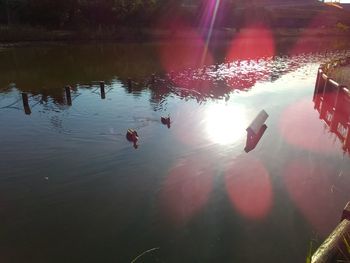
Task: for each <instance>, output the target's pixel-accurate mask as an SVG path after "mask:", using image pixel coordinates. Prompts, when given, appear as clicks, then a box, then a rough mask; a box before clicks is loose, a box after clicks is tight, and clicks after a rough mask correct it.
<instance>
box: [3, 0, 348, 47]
mask: <svg viewBox="0 0 350 263" xmlns="http://www.w3.org/2000/svg"><path fill="white" fill-rule="evenodd" d="M212 2H213V1H205V0H64V1H54V0H0V41H1V40H2V41H21V40H66V39H104V38H107V39H108V38H111V39H116V38H118V39H129V38H131V39H134V38H139V39H144V38H146V37H147V36H149V35H150V34H152V36H153V38H154V36H155V35H156V36H158V37H161V36H163V35H164V34H166V33H167V34H169V32H165V31H166V30H169V27H170V25H171V24H172V22H174V21H175V20H176V21H182V22H185V23H186V25H189V26H193V27H202V28H203V27H204V28H205V27H209V23H204V24H203V18H204V17H205V14H206V13H207V10H208V6H209V5H210V3H212ZM218 14H219V15H218V17H217V20H216V23H215V25H214V28H215V29H216V30H223V29H234V30H240V29H241V28H244V27H245V26H247V25H248V24H256V23H263V24H264V25H267V26H269V27H272V28H281V27H282V28H287V29H296V28H305V27H307V26H308V25H309V24H310V22H312V20H313V19H314V18H315V17H316V16H319V15H321V16H322V19H319V22H318V26H320V27H322V26H324V27H325V26H328V27H331V26H334V25H335V23H336V22H337V21H343V22H344V23H348V24H349V22H350V21H348V20H349V18H350V16H349V13H348V11H345V10H338V9H336V8H332V7H327V6H325V5H323V4H321V3H320V2H319V1H317V0H303V1H299V0H298V1H292V2H290V1H288V0H249V1H248V0H221V1H220V6H219V10H218ZM170 33H171V32H170ZM157 34H158V35H157Z"/></svg>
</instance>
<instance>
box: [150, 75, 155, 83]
mask: <svg viewBox="0 0 350 263" xmlns="http://www.w3.org/2000/svg"><path fill="white" fill-rule="evenodd" d="M155 82H156V75H155V74H152V76H151V83H152V84H154V83H155Z"/></svg>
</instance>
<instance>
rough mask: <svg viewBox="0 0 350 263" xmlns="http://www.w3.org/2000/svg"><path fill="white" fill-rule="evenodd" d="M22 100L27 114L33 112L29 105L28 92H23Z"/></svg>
mask: <svg viewBox="0 0 350 263" xmlns="http://www.w3.org/2000/svg"><path fill="white" fill-rule="evenodd" d="M22 101H23V108H24V112H25V114H27V115H29V114H31V113H32V111H31V110H30V106H29V99H28V94H27V93H25V92H23V93H22Z"/></svg>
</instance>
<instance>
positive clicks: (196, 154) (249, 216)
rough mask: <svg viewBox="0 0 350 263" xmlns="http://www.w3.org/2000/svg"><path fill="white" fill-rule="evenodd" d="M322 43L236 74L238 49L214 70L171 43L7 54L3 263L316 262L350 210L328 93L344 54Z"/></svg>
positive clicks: (1, 137)
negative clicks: (323, 76) (322, 73)
mask: <svg viewBox="0 0 350 263" xmlns="http://www.w3.org/2000/svg"><path fill="white" fill-rule="evenodd" d="M316 43H317V44H315V45H313V46H312V47H313V48H314V49H315V50H310V49H309V50H304V52H294V53H290V52H288V50H289V49H290V47H291V46H292V45H285V46H284V45H283V44H281V46H280V48H279V49H280V50H281V51H280V52H275V53H276V55H275V56H264V57H260V58H255V59H253V60H245V59H243V58H241V59H240V60H238V59H237V60H230V61H229V62H230V64H228V63H227V61H226V62H225V63H223V61H225V57H226V55H225V54H226V50H227V46H226V45H222V46H219V47H216V48H213V49H212V50H214V51H212V58H213V60H212V61H211V63H207V64H206V66H205V67H204V66H198V65H196V64H194V63H193V61H191V58H192V57H191V54H192V51H193V50H196V49H195V47H191V48H190V49H187V50H186V51H185V52H184V53H181V54H177V53H176V50H182V51H183V46H186V45H181V44H178V45H175V46H172V45H171V44H169V43H165V44H164V43H163V44H155V43H152V44H130V45H117V44H96V45H93V44H72V45H67V44H62V45H41V46H35V47H33V46H23V47H12V48H3V49H2V50H0V92H1V93H0V122H1V128H0V260H1V262H131V261H132V260H133V259H135V258H136V257H137V256H138V255H140V254H142V253H143V252H145V251H148V250H150V251H149V252H148V253H146V254H144V255H143V256H142V257H140V258H139V259H138V260H137V262H201V263H202V262H291V263H292V262H293V263H295V262H305V259H306V257H307V254H308V250H309V249H310V246H312V248H313V249H315V248H316V247H317V246H318V245H319V244H320V243H321V242H322V241H323V239H324V238H325V237H326V236H327V235H328V234H329V233H330V231H332V229H333V228H334V227H335V226H336V225H337V223H338V222H339V220H340V216H341V212H342V209H343V207H344V206H345V204H346V203H347V202H348V201H349V199H350V194H349V193H350V169H349V168H350V162H349V150H348V149H349V148H347V147H346V143H345V142H344V140H342V139H341V138H340V137H339V136H338V135H337V134H336V133H335V132H334V131H331V129H330V127H329V126H328V125H327V117H324V114H321V113H320V110H319V108H320V107H319V104H318V103H317V100H316V99H314V98H313V94H314V87H315V80H316V73H317V69H318V66H319V65H320V63H323V62H325V61H328V60H330V59H334V58H337V57H341V56H344V51H327V52H325V49H326V48H325V46H326V47H327V48H331V47H329V46H327V45H325V46H323V44H324V42H318V41H316ZM320 43H321V44H320ZM179 45H180V46H179ZM281 47H285V48H284V49H283V48H281ZM333 47H334V46H333ZM186 48H188V46H187V47H186ZM159 50H161V51H159ZM162 50H172V51H173V52H174V54H173V55H174V61H175V62H174V63H173V64H171V63H169V61H168V60H167V58H164V56H162V55H159V52H160V53H162V52H163V51H162ZM185 53H186V55H184V54H185ZM189 54H190V55H189ZM347 54H348V55H350V52H348V53H347ZM177 56H179V57H177ZM216 63H218V64H216ZM170 64H171V65H170ZM201 65H202V64H201ZM152 74H155V79H154V81H152V77H151V76H152ZM128 78H132V81H133V82H132V87H131V88H129V87H128V85H127V79H128ZM101 80H103V81H105V85H106V87H105V92H106V94H105V98H104V99H102V98H101V93H100V88H99V81H101ZM66 85H71V86H72V105H68V104H67V100H66V98H65V93H64V89H63V88H64V86H66ZM21 92H26V93H28V95H29V106H30V112H29V111H27V114H26V113H25V112H24V110H23V104H22V99H21ZM326 104H327V103H326ZM344 107H345V108H346V107H349V105H345V106H344ZM261 110H265V111H266V112H267V113H268V114H269V118H268V119H267V121H266V125H267V129H266V130H265V132H264V133H263V135H262V137H261V139H260V141H259V142H258V143H257V145H256V146H255V145H253V146H252V145H246V128H247V127H248V125H249V123H250V122H251V121H252V120H253V119H254V118H255V116H256V115H257V114H258V113H259V112H260V111H261ZM168 115H169V116H170V117H171V125H170V127H167V126H165V125H163V124H162V123H161V121H160V117H161V116H168ZM348 116H349V115H346V116H345V119H348ZM128 128H132V129H135V130H137V132H138V134H139V137H140V138H139V141H138V147H137V149H135V148H134V147H133V144H132V143H130V142H128V141H127V140H126V137H125V134H126V131H127V129H128ZM254 146H255V148H254Z"/></svg>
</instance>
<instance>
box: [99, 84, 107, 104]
mask: <svg viewBox="0 0 350 263" xmlns="http://www.w3.org/2000/svg"><path fill="white" fill-rule="evenodd" d="M100 90H101V99H103V100H104V99H105V98H106V92H105V82H104V81H100Z"/></svg>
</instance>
